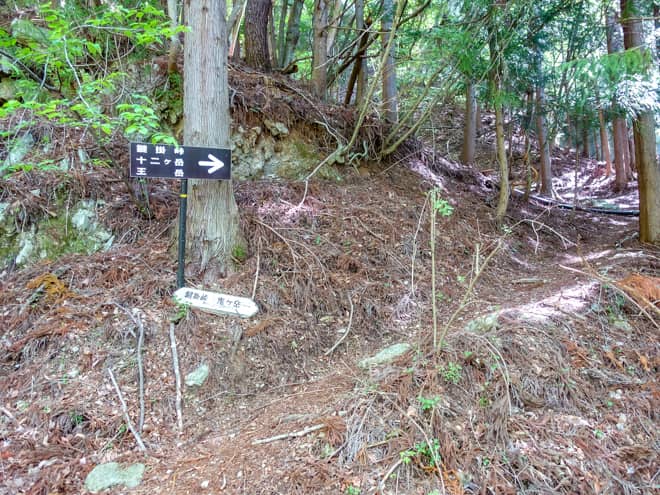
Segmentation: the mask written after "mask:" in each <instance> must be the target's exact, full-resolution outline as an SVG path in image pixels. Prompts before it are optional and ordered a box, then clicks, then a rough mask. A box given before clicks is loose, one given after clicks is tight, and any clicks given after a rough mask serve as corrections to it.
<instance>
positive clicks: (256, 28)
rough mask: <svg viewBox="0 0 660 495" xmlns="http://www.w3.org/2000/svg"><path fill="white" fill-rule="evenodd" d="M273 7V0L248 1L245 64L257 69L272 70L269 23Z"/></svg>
mask: <svg viewBox="0 0 660 495" xmlns="http://www.w3.org/2000/svg"><path fill="white" fill-rule="evenodd" d="M271 7H272V4H271V0H247V8H246V12H245V62H246V63H247V64H248V65H249V66H250V67H254V68H255V69H263V70H270V69H271V61H270V54H269V51H268V21H269V19H270V10H271Z"/></svg>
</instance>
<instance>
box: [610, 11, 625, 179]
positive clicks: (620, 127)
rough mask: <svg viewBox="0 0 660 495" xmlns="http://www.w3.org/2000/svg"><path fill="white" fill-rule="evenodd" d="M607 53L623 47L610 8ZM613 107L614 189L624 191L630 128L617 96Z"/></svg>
mask: <svg viewBox="0 0 660 495" xmlns="http://www.w3.org/2000/svg"><path fill="white" fill-rule="evenodd" d="M606 17H607V26H606V30H605V33H606V38H607V53H608V54H612V53H616V52H619V51H621V50H622V49H623V47H622V41H621V38H622V35H621V29H620V27H619V24H618V23H617V22H616V21H615V18H614V12H612V11H611V10H609V11H608V12H607V14H606ZM612 109H613V110H614V112H616V114H615V117H614V119H613V120H612V143H613V146H614V185H613V188H614V191H622V190H623V189H625V187H626V184H627V178H626V160H627V155H628V138H627V136H628V130H627V126H626V120H625V118H624V117H623V116H621V115H620V114H619V112H620V109H619V105H618V103H617V101H616V98H612Z"/></svg>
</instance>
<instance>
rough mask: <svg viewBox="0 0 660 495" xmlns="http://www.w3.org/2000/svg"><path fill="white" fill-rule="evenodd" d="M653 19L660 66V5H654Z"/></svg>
mask: <svg viewBox="0 0 660 495" xmlns="http://www.w3.org/2000/svg"><path fill="white" fill-rule="evenodd" d="M653 19H655V60H656V62H657V63H658V64H660V3H659V2H655V3H654V4H653Z"/></svg>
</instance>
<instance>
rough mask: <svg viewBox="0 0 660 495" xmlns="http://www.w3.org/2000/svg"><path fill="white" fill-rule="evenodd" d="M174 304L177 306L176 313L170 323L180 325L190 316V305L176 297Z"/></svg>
mask: <svg viewBox="0 0 660 495" xmlns="http://www.w3.org/2000/svg"><path fill="white" fill-rule="evenodd" d="M174 304H175V305H176V313H175V314H174V316H172V318H170V321H171V322H172V323H179V322H180V321H181V320H183V319H184V318H185V317H186V316H188V312H189V311H190V304H188V303H186V302H183V301H181V300H179V299H177V298H176V297H175V298H174Z"/></svg>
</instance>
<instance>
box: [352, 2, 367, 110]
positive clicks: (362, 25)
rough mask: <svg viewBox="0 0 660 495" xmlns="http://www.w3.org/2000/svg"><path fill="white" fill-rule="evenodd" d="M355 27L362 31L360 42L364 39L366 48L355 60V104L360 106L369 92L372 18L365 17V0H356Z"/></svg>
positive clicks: (359, 31)
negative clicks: (368, 78)
mask: <svg viewBox="0 0 660 495" xmlns="http://www.w3.org/2000/svg"><path fill="white" fill-rule="evenodd" d="M355 27H356V28H357V31H358V33H360V36H361V38H360V43H362V39H364V44H365V48H364V50H363V51H362V53H361V54H360V56H359V57H358V59H357V60H356V61H355V63H356V64H359V67H358V69H357V71H358V75H357V90H356V92H355V105H356V106H357V107H359V106H360V105H361V104H362V101H363V100H364V95H365V94H366V92H367V58H366V54H367V53H366V44H367V40H368V39H369V35H368V28H370V27H371V20H369V22H366V21H365V19H364V0H355Z"/></svg>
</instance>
